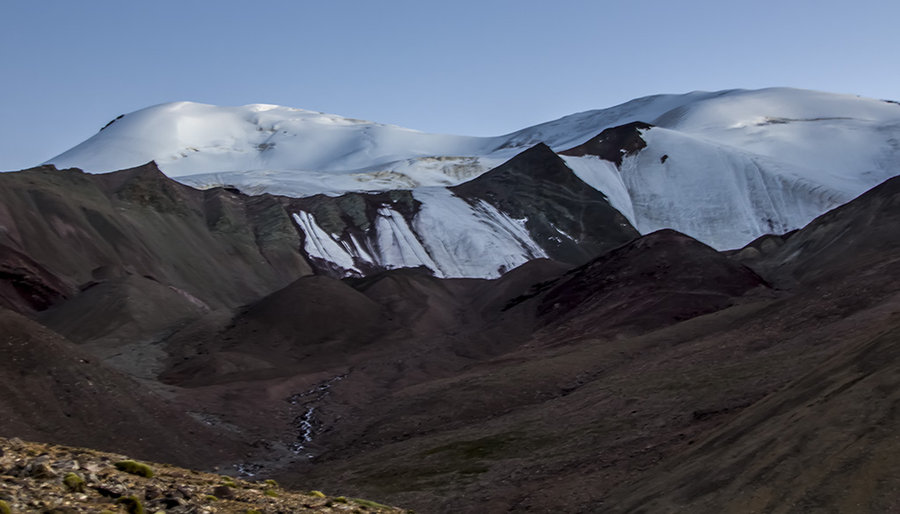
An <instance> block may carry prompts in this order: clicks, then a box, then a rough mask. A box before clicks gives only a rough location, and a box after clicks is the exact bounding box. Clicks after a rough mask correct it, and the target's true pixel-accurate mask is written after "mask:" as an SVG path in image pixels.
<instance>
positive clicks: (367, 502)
mask: <svg viewBox="0 0 900 514" xmlns="http://www.w3.org/2000/svg"><path fill="white" fill-rule="evenodd" d="M351 500H353V503H356V504H358V505H361V506H363V507H368V508H371V509H388V508H390V507H388V506H387V505H382V504H380V503H378V502H373V501H372V500H364V499H362V498H351Z"/></svg>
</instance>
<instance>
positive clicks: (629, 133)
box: [559, 121, 668, 166]
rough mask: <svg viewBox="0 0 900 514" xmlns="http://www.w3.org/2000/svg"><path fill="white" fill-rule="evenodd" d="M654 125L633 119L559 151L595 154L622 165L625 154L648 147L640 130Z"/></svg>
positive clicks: (577, 154) (631, 153)
mask: <svg viewBox="0 0 900 514" xmlns="http://www.w3.org/2000/svg"><path fill="white" fill-rule="evenodd" d="M652 127H653V125H650V124H649V123H644V122H643V121H633V122H631V123H627V124H625V125H619V126H618V127H612V128H608V129H606V130H604V131H603V132H601V133H600V134H598V135H596V136H594V137H593V138H591V139H589V140H587V141H585V142H584V143H582V144H580V145H578V146H575V147H573V148H569V149H568V150H564V151H562V152H559V153H560V155H569V156H572V157H582V156H585V155H595V156H597V157H600V158H601V159H605V160H607V161H610V162H614V163H616V166H621V165H622V157H623V156H625V155H634V154H636V153H638V152H639V151H641V149H642V148H646V147H647V142H646V141H644V140H643V139H642V138H641V132H640V131H641V130H647V129H649V128H652ZM666 157H668V156H666ZM663 162H665V161H663Z"/></svg>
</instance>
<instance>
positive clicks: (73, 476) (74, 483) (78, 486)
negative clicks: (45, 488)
mask: <svg viewBox="0 0 900 514" xmlns="http://www.w3.org/2000/svg"><path fill="white" fill-rule="evenodd" d="M63 484H65V485H66V487H67V488H69V490H70V491H72V492H73V493H83V492H84V487H85V482H84V479H83V478H81V476H80V475H79V474H78V473H71V472H70V473H66V476H64V477H63Z"/></svg>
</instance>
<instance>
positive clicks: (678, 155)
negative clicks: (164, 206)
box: [48, 88, 900, 276]
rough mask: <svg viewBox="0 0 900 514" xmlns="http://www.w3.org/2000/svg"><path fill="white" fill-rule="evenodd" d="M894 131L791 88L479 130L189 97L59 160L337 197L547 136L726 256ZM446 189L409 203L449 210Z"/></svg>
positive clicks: (650, 222) (814, 208)
mask: <svg viewBox="0 0 900 514" xmlns="http://www.w3.org/2000/svg"><path fill="white" fill-rule="evenodd" d="M898 138H900V104H897V103H895V102H888V101H881V100H873V99H865V98H859V97H856V96H850V95H838V94H830V93H822V92H816V91H807V90H797V89H788V88H770V89H762V90H756V91H747V90H729V91H718V92H699V91H698V92H692V93H688V94H684V95H656V96H650V97H645V98H638V99H635V100H632V101H630V102H627V103H624V104H622V105H618V106H615V107H610V108H607V109H599V110H593V111H586V112H582V113H577V114H573V115H570V116H566V117H563V118H560V119H558V120H555V121H551V122H547V123H543V124H540V125H535V126H533V127H527V128H524V129H522V130H519V131H516V132H513V133H511V134H506V135H502V136H496V137H483V138H477V137H466V136H449V135H437V134H426V133H422V132H417V131H414V130H409V129H404V128H401V127H396V126H389V125H382V124H379V123H374V122H368V121H361V120H354V119H350V118H343V117H340V116H335V115H330V114H323V113H317V112H310V111H304V110H301V109H291V108H287V107H279V106H274V105H259V104H254V105H247V106H243V107H217V106H212V105H204V104H196V103H190V102H178V103H171V104H163V105H158V106H153V107H148V108H146V109H143V110H140V111H137V112H134V113H129V114H126V115H124V116H121V117H119V118H117V119H115V120H113V121H112V122H110V124H108V125H107V126H105V127H104V128H103V129H102V130H101V131H100V132H99V133H97V134H96V135H94V136H93V137H91V138H90V139H88V140H87V141H85V142H83V143H81V144H80V145H78V146H76V147H74V148H72V149H70V150H68V151H66V152H64V153H62V154H60V155H58V156H56V157H54V158H52V159H50V160H49V161H48V163H53V164H55V165H56V166H57V167H60V168H63V167H77V168H81V169H85V170H88V171H93V172H102V171H113V170H118V169H123V168H129V167H135V166H139V165H143V164H145V163H147V162H149V161H155V162H156V163H157V164H158V165H159V166H160V168H161V169H162V170H163V172H165V173H166V174H167V175H169V176H171V177H176V178H178V180H180V181H182V182H184V183H186V184H190V185H194V186H198V187H203V188H206V187H211V186H223V185H232V186H235V187H237V188H239V189H240V190H242V191H245V192H248V193H252V194H258V193H262V192H270V193H276V194H282V195H287V196H293V197H308V196H313V195H316V194H327V195H332V196H338V195H341V194H344V193H349V192H359V191H391V190H401V189H402V190H414V191H415V190H418V189H419V188H425V190H426V191H429V190H433V188H437V189H443V188H445V187H452V186H457V185H459V184H461V183H464V182H467V181H469V180H471V179H473V178H475V177H478V176H480V175H481V174H483V173H485V172H487V171H488V170H491V169H493V168H496V167H497V166H499V165H500V164H502V163H503V162H506V161H508V160H509V159H511V158H512V157H514V156H515V155H517V154H519V153H521V152H523V151H525V150H526V149H528V148H531V147H533V146H535V145H537V144H540V143H543V144H545V145H547V146H548V147H550V148H551V149H552V150H553V151H555V152H559V153H561V154H562V156H563V159H564V160H565V163H566V165H567V166H568V167H569V168H571V170H572V172H574V173H575V174H576V175H577V176H578V177H579V178H581V179H582V180H583V181H584V182H585V183H587V184H588V185H589V186H590V187H592V188H594V189H596V190H598V191H600V192H601V193H602V194H604V195H605V196H606V197H607V198H608V199H609V201H610V203H611V205H612V207H613V208H615V209H616V210H618V211H619V212H620V213H622V215H623V216H625V218H627V220H628V221H629V222H630V223H631V224H632V225H633V226H634V227H636V228H637V230H638V231H640V233H642V234H648V233H650V232H653V231H656V230H659V229H662V228H671V229H675V230H678V231H680V232H683V233H685V234H688V235H690V236H692V237H694V238H696V239H699V240H700V241H702V242H704V243H706V244H709V245H711V246H713V247H715V248H717V249H720V250H723V249H733V248H739V247H741V246H743V245H745V244H747V243H749V242H750V241H751V240H753V239H755V238H756V237H759V236H761V235H763V234H767V233H783V232H787V231H789V230H793V229H797V228H800V227H801V226H803V225H805V224H806V223H808V222H809V221H811V220H812V219H813V218H814V217H816V216H818V215H820V214H822V213H824V212H825V211H827V210H828V209H831V208H834V207H836V206H838V205H840V204H843V203H845V202H847V201H849V200H851V199H852V198H854V197H856V196H857V195H859V194H861V193H863V192H864V191H866V190H867V189H869V188H871V187H874V186H875V185H877V184H878V183H880V182H882V181H884V180H886V179H887V178H890V177H891V176H894V174H895V171H896V169H897V166H898V164H900V147H898V145H897V143H896V142H897V140H898ZM435 194H437V197H438V198H437V199H433V198H431V196H429V194H428V193H424V192H423V194H422V195H418V194H416V193H414V196H415V197H416V198H417V199H418V200H419V201H421V202H423V204H424V205H425V206H426V210H428V209H427V208H428V207H431V208H432V210H437V211H443V210H444V209H445V208H446V207H447V205H446V202H443V201H441V199H442V198H443V197H444V196H445V195H444V194H440V193H435ZM507 214H508V213H507ZM456 215H457V214H456V212H455V211H444V216H448V217H449V216H456ZM517 219H520V218H517ZM564 232H565V231H564ZM338 235H339V234H338ZM419 235H420V236H421V235H422V234H421V233H419ZM570 235H571V234H570ZM563 237H565V235H564V236H563ZM495 267H496V266H495ZM453 276H460V275H453ZM463 276H487V275H483V274H481V275H478V274H474V275H463Z"/></svg>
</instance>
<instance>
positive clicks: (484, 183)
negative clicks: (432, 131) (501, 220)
mask: <svg viewBox="0 0 900 514" xmlns="http://www.w3.org/2000/svg"><path fill="white" fill-rule="evenodd" d="M450 190H451V191H453V193H454V194H456V195H457V196H459V197H461V198H463V199H465V200H466V201H468V202H469V203H473V204H476V203H477V202H478V201H485V202H487V203H489V204H491V205H493V206H494V207H496V208H497V209H498V210H499V211H501V212H504V213H506V214H507V215H509V216H511V217H512V218H515V219H523V218H524V219H526V222H525V228H526V229H528V231H529V233H530V234H531V236H532V238H533V239H534V241H535V242H537V243H538V244H539V245H540V246H541V247H542V248H543V249H544V251H545V252H547V255H548V256H549V257H550V258H551V259H555V260H558V261H562V262H566V263H569V264H582V263H584V262H585V261H587V260H588V259H590V258H593V257H595V256H596V255H598V254H600V253H603V252H605V251H607V250H610V249H612V248H615V247H616V246H619V245H621V244H622V243H625V242H627V241H630V240H632V239H634V238H635V237H638V235H639V234H638V232H637V230H635V228H634V227H633V226H631V224H630V223H629V222H628V220H627V219H626V218H625V217H624V216H622V214H621V213H619V211H617V210H616V209H614V208H613V207H612V206H611V205H610V204H609V200H608V199H607V198H606V196H605V195H604V194H603V193H601V192H599V191H597V190H596V189H594V188H592V187H591V186H589V185H587V184H585V183H584V182H583V181H582V180H581V179H579V178H578V176H577V175H575V173H573V172H572V170H571V169H569V168H568V167H567V166H566V164H565V162H564V161H563V160H562V159H561V158H560V157H559V156H558V155H556V154H555V153H554V152H553V150H551V149H550V147H548V146H547V145H545V144H543V143H541V144H538V145H536V146H534V147H532V148H530V149H528V150H526V151H524V152H522V153H520V154H519V155H517V156H515V157H513V158H512V159H510V160H509V161H507V162H506V163H504V164H502V165H501V166H498V167H497V168H494V169H493V170H491V171H488V172H487V173H485V174H483V175H481V176H480V177H478V178H476V179H474V180H470V181H469V182H466V183H464V184H461V185H458V186H456V187H452V188H450Z"/></svg>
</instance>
